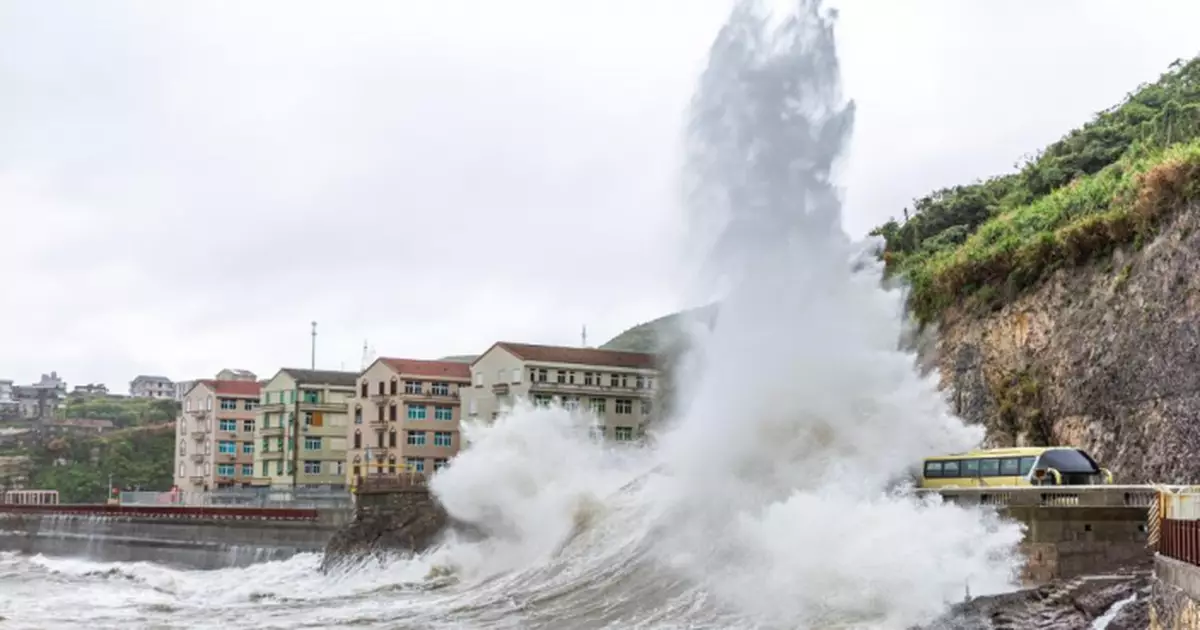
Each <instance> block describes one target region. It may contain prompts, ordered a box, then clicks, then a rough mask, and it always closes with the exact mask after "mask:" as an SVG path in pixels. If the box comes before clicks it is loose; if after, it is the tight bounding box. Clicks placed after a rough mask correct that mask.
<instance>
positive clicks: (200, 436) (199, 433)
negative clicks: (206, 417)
mask: <svg viewBox="0 0 1200 630" xmlns="http://www.w3.org/2000/svg"><path fill="white" fill-rule="evenodd" d="M191 436H192V439H193V440H196V441H197V442H200V441H203V440H204V438H206V437H208V429H196V430H194V431H192V432H191Z"/></svg>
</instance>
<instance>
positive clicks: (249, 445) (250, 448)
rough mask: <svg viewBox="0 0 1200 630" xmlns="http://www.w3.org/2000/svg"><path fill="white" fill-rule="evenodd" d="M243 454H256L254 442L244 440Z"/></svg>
mask: <svg viewBox="0 0 1200 630" xmlns="http://www.w3.org/2000/svg"><path fill="white" fill-rule="evenodd" d="M242 454H243V455H253V454H254V442H242Z"/></svg>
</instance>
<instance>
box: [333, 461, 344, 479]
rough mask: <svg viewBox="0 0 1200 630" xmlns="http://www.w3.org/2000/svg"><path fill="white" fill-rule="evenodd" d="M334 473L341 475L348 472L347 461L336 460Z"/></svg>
mask: <svg viewBox="0 0 1200 630" xmlns="http://www.w3.org/2000/svg"><path fill="white" fill-rule="evenodd" d="M334 474H335V475H337V476H339V477H341V476H342V475H344V474H346V462H344V461H341V460H338V461H336V462H334Z"/></svg>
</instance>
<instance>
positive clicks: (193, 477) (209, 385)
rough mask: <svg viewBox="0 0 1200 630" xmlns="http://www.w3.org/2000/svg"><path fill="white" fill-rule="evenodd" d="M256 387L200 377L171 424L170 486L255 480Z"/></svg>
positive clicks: (212, 486) (210, 486) (205, 487)
mask: <svg viewBox="0 0 1200 630" xmlns="http://www.w3.org/2000/svg"><path fill="white" fill-rule="evenodd" d="M258 398H259V385H258V383H255V382H246V381H224V380H216V379H212V380H200V381H196V384H195V385H192V388H191V389H189V390H188V391H187V393H186V394H184V396H183V401H182V403H181V405H182V416H181V417H180V418H179V419H178V420H177V421H176V422H175V440H176V444H177V447H176V450H175V486H176V487H178V488H179V489H181V490H184V491H205V490H215V489H217V488H228V487H239V486H248V485H250V484H251V483H252V481H253V479H254V450H255V444H254V424H255V417H256V415H257V413H258V410H257V408H258Z"/></svg>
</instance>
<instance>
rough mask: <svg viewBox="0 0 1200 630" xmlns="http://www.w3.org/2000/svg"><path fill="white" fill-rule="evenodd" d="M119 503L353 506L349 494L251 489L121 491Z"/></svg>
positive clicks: (313, 507)
mask: <svg viewBox="0 0 1200 630" xmlns="http://www.w3.org/2000/svg"><path fill="white" fill-rule="evenodd" d="M119 503H120V504H121V505H129V506H211V507H245V508H269V509H280V508H288V509H314V510H315V509H345V508H351V507H353V506H354V497H353V495H351V494H350V493H349V492H348V491H333V490H304V489H299V488H298V489H296V490H290V489H289V490H268V489H263V490H250V491H217V492H122V493H121V494H120V498H119Z"/></svg>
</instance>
